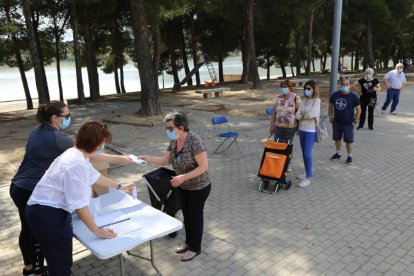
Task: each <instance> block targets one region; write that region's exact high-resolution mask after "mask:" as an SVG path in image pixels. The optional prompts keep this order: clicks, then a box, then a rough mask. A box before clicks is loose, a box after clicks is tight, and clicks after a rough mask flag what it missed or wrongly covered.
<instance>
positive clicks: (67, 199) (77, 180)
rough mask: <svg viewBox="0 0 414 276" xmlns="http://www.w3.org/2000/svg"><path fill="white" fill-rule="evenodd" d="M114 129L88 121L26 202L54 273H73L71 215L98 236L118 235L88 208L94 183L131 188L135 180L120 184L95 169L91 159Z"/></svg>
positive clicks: (59, 274) (28, 217)
mask: <svg viewBox="0 0 414 276" xmlns="http://www.w3.org/2000/svg"><path fill="white" fill-rule="evenodd" d="M111 139H112V134H111V132H110V131H109V130H108V129H107V127H106V126H105V125H102V124H100V123H98V122H89V123H85V124H84V125H83V126H82V127H81V128H80V130H79V132H78V134H77V136H76V142H75V147H73V148H70V149H68V150H66V151H65V152H64V153H62V154H61V155H60V156H59V157H58V158H56V159H55V160H54V161H53V163H52V164H51V165H50V167H49V169H48V170H47V171H46V173H45V174H44V176H43V177H42V178H41V179H40V181H39V182H38V183H37V185H36V187H35V189H34V190H33V193H32V195H31V197H30V199H29V201H28V202H27V208H26V219H27V221H28V223H29V226H30V228H31V229H32V231H33V234H34V235H35V237H36V239H37V240H38V241H39V243H40V247H41V250H42V251H43V253H44V255H45V258H46V261H47V264H48V268H49V275H51V276H55V275H56V276H64V275H70V274H71V267H72V235H73V234H72V216H71V213H72V212H73V211H75V210H76V211H77V213H78V215H79V217H80V219H81V220H82V221H83V222H84V223H85V225H86V226H87V227H88V228H89V230H90V231H91V232H92V233H94V234H95V235H96V236H97V237H99V238H103V239H111V238H114V237H116V233H114V231H113V230H112V229H106V228H102V229H101V228H98V227H97V226H96V224H95V223H94V221H93V218H92V216H91V214H90V211H89V207H88V205H89V202H90V200H91V194H92V189H91V185H92V184H94V183H95V182H96V183H97V184H98V185H101V186H104V187H112V188H117V189H120V188H122V189H126V190H131V189H132V187H133V184H125V185H121V184H117V183H116V182H115V181H113V180H111V179H109V178H107V177H105V176H102V175H101V174H100V173H99V172H98V171H97V170H96V169H94V168H93V167H92V165H91V163H90V162H89V159H90V158H91V157H93V156H94V155H97V154H99V153H101V152H102V151H103V150H104V147H105V143H109V142H110V141H111Z"/></svg>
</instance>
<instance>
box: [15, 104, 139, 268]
mask: <svg viewBox="0 0 414 276" xmlns="http://www.w3.org/2000/svg"><path fill="white" fill-rule="evenodd" d="M36 117H37V121H38V122H39V125H38V126H37V127H35V128H34V129H33V131H32V132H31V134H30V136H29V139H28V141H27V144H26V152H25V155H24V158H23V161H22V163H21V165H20V167H19V169H18V171H17V173H16V175H15V176H14V177H13V179H12V181H11V182H12V183H11V185H10V196H11V198H12V199H13V201H14V203H15V204H16V206H17V208H18V210H19V217H20V222H21V232H20V236H19V247H20V251H21V253H22V256H23V261H24V268H23V275H32V274H35V275H40V274H41V273H43V272H44V268H43V255H42V254H41V250H40V249H39V244H38V243H37V242H36V239H35V238H34V236H33V234H32V232H31V231H30V228H29V226H28V224H27V220H26V218H25V215H24V212H25V208H26V204H27V201H28V200H29V197H30V195H31V194H32V191H33V189H34V188H35V186H36V184H37V183H38V182H39V180H40V179H41V178H42V176H43V174H44V173H45V171H46V170H47V169H48V168H49V166H50V164H51V163H52V162H53V160H55V158H57V157H58V156H59V155H60V154H62V153H63V152H64V151H65V150H67V149H69V148H71V147H73V145H74V141H73V139H72V138H71V137H69V136H68V135H67V134H65V133H64V132H63V131H62V129H65V128H67V127H69V125H70V122H71V117H70V112H69V108H68V106H67V105H66V104H65V103H63V102H58V101H51V102H48V103H47V104H42V105H39V108H38V110H37V115H36ZM94 161H108V162H117V163H120V164H129V163H131V162H132V161H131V160H130V159H129V158H127V157H124V156H114V155H106V154H100V155H99V156H96V157H95V159H94Z"/></svg>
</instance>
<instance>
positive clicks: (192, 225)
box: [139, 112, 211, 262]
mask: <svg viewBox="0 0 414 276" xmlns="http://www.w3.org/2000/svg"><path fill="white" fill-rule="evenodd" d="M164 122H165V127H166V128H167V136H168V138H169V139H170V145H169V146H168V148H167V150H166V152H165V153H164V155H163V156H160V157H155V156H148V155H142V156H139V158H141V159H143V160H145V161H147V162H149V163H152V164H157V165H160V166H164V165H168V164H172V166H173V168H174V170H175V172H176V174H177V176H174V177H173V178H172V179H171V185H172V186H174V187H178V189H177V191H178V194H179V199H180V202H181V209H182V212H183V217H184V228H185V234H186V237H185V243H184V244H182V245H179V246H177V247H176V248H175V252H176V253H184V254H183V255H182V256H181V261H183V262H185V261H189V260H192V259H193V258H194V257H196V256H197V255H198V254H200V252H201V240H202V237H203V225H204V215H203V214H204V203H205V202H206V200H207V198H208V196H209V194H210V190H211V184H210V177H209V174H208V160H207V150H206V146H205V144H204V142H203V140H201V138H200V137H199V136H198V135H196V134H195V133H193V132H191V131H190V130H189V128H188V125H189V122H188V119H187V116H186V115H184V114H183V113H181V112H173V113H170V114H167V116H165V118H164Z"/></svg>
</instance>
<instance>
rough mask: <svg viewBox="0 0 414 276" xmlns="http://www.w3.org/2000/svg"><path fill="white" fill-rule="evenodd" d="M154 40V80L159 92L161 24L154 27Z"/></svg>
mask: <svg viewBox="0 0 414 276" xmlns="http://www.w3.org/2000/svg"><path fill="white" fill-rule="evenodd" d="M152 36H153V40H154V56H153V57H152V67H153V68H154V78H155V79H156V84H157V88H156V90H157V91H159V84H158V75H159V73H160V72H159V64H160V57H161V31H160V25H159V23H156V24H155V25H154V27H153V35H152Z"/></svg>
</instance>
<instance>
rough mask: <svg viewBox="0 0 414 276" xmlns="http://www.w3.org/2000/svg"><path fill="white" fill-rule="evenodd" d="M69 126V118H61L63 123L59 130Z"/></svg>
mask: <svg viewBox="0 0 414 276" xmlns="http://www.w3.org/2000/svg"><path fill="white" fill-rule="evenodd" d="M69 125H70V117H69V118H63V121H62V123H61V124H60V128H61V129H64V128H67V127H69Z"/></svg>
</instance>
